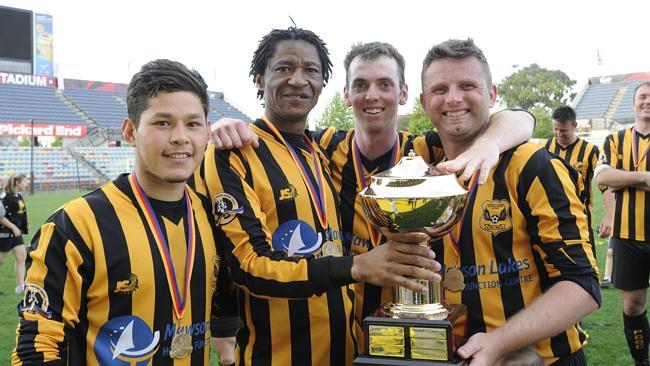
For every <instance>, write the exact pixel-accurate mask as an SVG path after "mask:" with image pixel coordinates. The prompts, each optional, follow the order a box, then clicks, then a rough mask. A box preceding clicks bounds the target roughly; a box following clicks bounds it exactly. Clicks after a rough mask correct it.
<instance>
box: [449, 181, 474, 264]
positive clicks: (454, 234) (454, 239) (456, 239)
mask: <svg viewBox="0 0 650 366" xmlns="http://www.w3.org/2000/svg"><path fill="white" fill-rule="evenodd" d="M479 175H481V170H480V169H479V170H477V171H475V172H474V174H473V175H472V178H471V179H470V181H469V194H468V195H467V204H466V205H465V209H464V210H463V216H461V218H460V222H459V223H458V225H456V227H454V228H453V229H452V230H451V232H450V233H449V239H451V244H452V247H453V248H454V251H455V252H456V255H457V256H458V261H459V262H460V235H461V233H462V232H463V221H465V212H466V211H467V206H469V201H470V200H471V199H472V196H473V195H474V192H475V191H476V186H477V185H478V176H479Z"/></svg>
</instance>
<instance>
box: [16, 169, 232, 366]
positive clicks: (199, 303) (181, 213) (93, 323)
mask: <svg viewBox="0 0 650 366" xmlns="http://www.w3.org/2000/svg"><path fill="white" fill-rule="evenodd" d="M189 197H190V200H191V210H192V212H193V214H194V222H195V224H194V232H195V237H196V241H195V242H196V245H195V250H194V253H195V255H194V261H193V265H191V268H192V271H191V277H190V282H189V288H190V290H189V291H190V293H191V296H188V297H187V298H186V299H185V301H186V307H185V312H184V315H183V316H182V318H181V319H180V320H179V319H178V317H177V316H176V314H175V311H174V307H173V302H172V297H171V294H170V290H169V288H170V286H169V285H168V281H167V277H166V272H165V267H164V263H163V261H164V256H163V255H161V252H160V251H159V249H158V247H157V245H156V241H155V238H154V234H153V232H152V230H151V229H150V227H149V225H148V223H147V221H146V218H145V213H144V211H143V210H142V209H141V207H140V206H139V205H138V203H137V200H136V198H135V195H134V189H133V186H132V185H131V183H130V181H129V179H128V175H122V176H120V177H118V178H117V179H116V180H115V181H113V182H111V183H108V184H106V185H104V186H103V187H101V188H100V189H98V190H95V191H93V192H92V193H89V194H88V195H86V196H84V197H81V198H79V199H75V200H73V201H70V202H69V203H67V204H65V205H64V206H62V207H61V208H60V209H59V210H58V211H56V212H55V213H54V214H53V215H52V216H51V217H50V218H49V219H48V220H47V221H46V223H45V224H43V226H42V227H41V228H40V230H39V231H38V233H37V234H36V235H35V237H34V240H33V243H32V246H33V248H34V249H33V250H32V251H31V252H30V254H29V257H28V261H27V265H28V270H27V278H26V288H25V297H24V299H23V301H22V302H21V303H20V305H19V315H20V322H19V325H18V330H17V338H16V341H17V346H16V349H15V350H14V353H13V355H12V363H13V364H14V365H44V364H57V365H59V364H69V365H98V364H99V365H131V364H135V362H145V363H147V364H149V362H150V363H151V364H154V365H204V364H207V362H208V358H209V336H210V331H209V329H210V324H209V319H210V312H211V304H212V297H213V294H214V293H215V288H216V286H217V285H216V284H217V278H218V271H219V267H220V265H219V264H220V255H219V253H218V252H217V248H216V246H215V235H214V229H213V227H214V225H213V224H212V223H211V218H210V215H209V212H210V211H209V207H210V202H209V201H208V200H203V201H202V200H201V199H200V198H199V197H198V196H197V195H196V194H194V193H191V192H190V194H189ZM150 201H151V205H152V206H153V210H154V212H155V214H156V218H157V220H158V225H159V226H160V228H161V232H162V235H163V236H164V237H165V238H166V240H167V242H168V243H169V251H170V253H171V260H172V263H173V264H174V272H175V273H176V275H177V278H178V282H179V283H180V284H181V285H180V286H181V288H180V293H183V288H184V287H185V285H184V278H185V271H184V270H185V263H186V262H185V261H186V259H187V246H186V245H187V244H186V243H187V242H186V234H187V233H186V231H187V230H186V223H185V221H186V216H185V214H186V213H187V206H186V205H185V201H184V200H181V201H179V202H162V201H155V200H152V199H150ZM178 333H185V334H186V335H189V337H190V339H189V340H190V342H189V344H188V345H187V344H186V347H187V346H189V347H190V349H188V351H189V352H190V354H189V355H187V357H185V358H183V359H176V360H173V359H172V358H170V348H171V346H172V345H171V344H172V339H173V338H174V336H175V335H176V334H178ZM185 339H186V340H187V336H185Z"/></svg>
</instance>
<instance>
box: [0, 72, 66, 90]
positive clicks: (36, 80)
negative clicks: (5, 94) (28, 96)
mask: <svg viewBox="0 0 650 366" xmlns="http://www.w3.org/2000/svg"><path fill="white" fill-rule="evenodd" d="M0 84H13V85H27V86H43V87H48V88H55V87H56V79H55V78H52V77H49V76H43V75H28V74H10V73H6V72H0Z"/></svg>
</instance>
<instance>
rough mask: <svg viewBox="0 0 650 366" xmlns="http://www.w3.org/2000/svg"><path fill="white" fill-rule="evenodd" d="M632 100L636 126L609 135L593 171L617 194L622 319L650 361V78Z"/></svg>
mask: <svg viewBox="0 0 650 366" xmlns="http://www.w3.org/2000/svg"><path fill="white" fill-rule="evenodd" d="M633 103H634V114H635V120H634V126H632V127H630V128H626V129H623V130H620V131H618V132H615V133H613V134H611V135H609V136H607V138H606V139H605V143H604V145H603V153H602V155H601V160H600V164H599V165H598V167H597V168H596V172H595V177H596V182H597V183H598V184H602V185H605V186H607V187H608V188H610V189H612V190H613V191H614V194H615V196H616V199H615V202H616V203H615V205H614V224H613V228H612V238H611V240H612V244H613V247H614V268H613V274H612V282H613V284H614V287H616V288H618V289H620V290H621V292H622V295H623V324H624V327H625V328H624V329H625V337H626V338H627V344H628V347H629V349H630V353H631V355H632V358H633V359H634V361H635V362H636V364H637V365H648V340H649V339H650V327H649V326H648V317H647V315H646V308H647V301H648V294H647V292H648V278H650V210H649V209H648V207H650V194H649V193H648V192H649V191H650V162H649V161H648V160H649V157H648V155H649V154H650V82H643V83H641V84H639V85H638V86H637V88H636V89H635V91H634V101H633Z"/></svg>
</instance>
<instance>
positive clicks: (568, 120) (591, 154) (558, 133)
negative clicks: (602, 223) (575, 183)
mask: <svg viewBox="0 0 650 366" xmlns="http://www.w3.org/2000/svg"><path fill="white" fill-rule="evenodd" d="M551 118H552V119H553V135H554V136H553V138H550V139H548V140H542V141H541V142H540V144H541V145H543V146H544V148H546V150H548V151H550V152H552V153H554V154H557V155H558V156H559V157H560V158H562V159H564V160H565V161H566V162H567V163H569V165H571V166H572V167H573V168H574V169H575V170H577V171H578V173H580V178H581V179H582V184H583V186H584V190H583V191H582V195H581V197H580V199H581V200H582V203H584V205H585V208H586V209H587V219H588V221H589V240H590V242H591V245H592V250H593V251H594V258H595V257H596V242H595V241H594V235H593V229H592V225H591V208H592V189H591V182H592V180H593V177H594V169H595V168H596V163H598V155H599V151H598V146H596V145H594V144H592V143H590V142H588V141H586V140H584V139H581V138H580V137H578V134H577V133H576V130H577V127H578V122H577V120H576V111H575V110H573V108H571V107H569V106H561V107H558V108H556V109H555V110H554V111H553V114H552V115H551Z"/></svg>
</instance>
